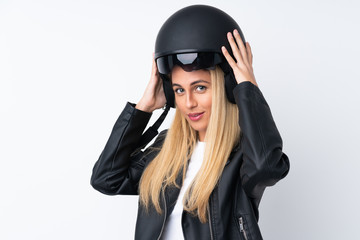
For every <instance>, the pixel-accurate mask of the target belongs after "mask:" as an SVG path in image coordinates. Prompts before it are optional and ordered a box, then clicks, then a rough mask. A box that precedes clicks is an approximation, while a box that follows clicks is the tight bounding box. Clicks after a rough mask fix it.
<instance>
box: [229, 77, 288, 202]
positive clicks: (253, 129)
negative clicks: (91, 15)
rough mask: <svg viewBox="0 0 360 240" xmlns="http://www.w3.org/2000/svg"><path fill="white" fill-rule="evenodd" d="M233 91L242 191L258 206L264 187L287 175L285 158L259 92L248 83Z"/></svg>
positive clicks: (238, 86) (265, 104) (274, 127)
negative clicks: (235, 104) (235, 106)
mask: <svg viewBox="0 0 360 240" xmlns="http://www.w3.org/2000/svg"><path fill="white" fill-rule="evenodd" d="M233 92H234V96H235V101H236V103H237V106H238V108H239V125H240V128H241V131H242V136H241V142H240V148H241V149H242V152H243V163H242V166H241V169H240V176H241V179H242V185H243V188H244V190H245V192H246V193H247V195H248V196H249V197H251V198H253V199H255V202H256V205H258V204H259V201H260V199H261V197H262V194H263V192H264V190H265V187H267V186H272V185H274V184H275V183H276V182H277V181H279V180H280V179H282V178H284V177H285V176H286V175H287V173H288V171H289V167H290V165H289V159H288V157H287V155H286V154H285V153H283V152H282V139H281V136H280V134H279V132H278V129H277V127H276V125H275V122H274V120H273V117H272V115H271V111H270V108H269V106H268V104H267V102H266V100H265V98H264V96H263V95H262V93H261V91H260V89H259V88H258V87H257V86H255V85H254V84H252V83H251V82H242V83H240V84H238V85H237V86H236V87H235V88H234V91H233Z"/></svg>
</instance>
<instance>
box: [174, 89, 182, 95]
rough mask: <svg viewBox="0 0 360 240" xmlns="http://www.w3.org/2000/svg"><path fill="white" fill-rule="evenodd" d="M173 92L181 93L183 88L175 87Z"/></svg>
mask: <svg viewBox="0 0 360 240" xmlns="http://www.w3.org/2000/svg"><path fill="white" fill-rule="evenodd" d="M174 92H175V93H177V94H181V93H183V92H184V89H183V88H175V89H174Z"/></svg>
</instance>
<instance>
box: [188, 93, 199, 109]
mask: <svg viewBox="0 0 360 240" xmlns="http://www.w3.org/2000/svg"><path fill="white" fill-rule="evenodd" d="M196 106H197V101H196V98H195V96H194V95H193V94H192V93H189V94H187V95H186V107H187V108H194V107H196Z"/></svg>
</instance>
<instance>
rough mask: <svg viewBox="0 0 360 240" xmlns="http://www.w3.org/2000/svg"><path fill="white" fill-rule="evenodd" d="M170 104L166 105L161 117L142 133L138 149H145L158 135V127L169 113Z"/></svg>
mask: <svg viewBox="0 0 360 240" xmlns="http://www.w3.org/2000/svg"><path fill="white" fill-rule="evenodd" d="M169 109H170V106H168V105H167V104H166V105H165V108H164V112H163V113H162V114H161V115H160V117H159V118H158V119H157V120H156V122H155V123H154V124H153V125H152V126H151V127H149V128H148V129H147V130H146V132H145V133H144V134H143V135H142V137H141V139H140V145H139V148H138V149H143V148H144V147H146V145H147V144H148V143H149V142H150V141H151V140H152V139H153V138H154V137H155V136H156V135H158V133H159V132H158V129H159V127H160V125H161V124H162V123H163V121H164V119H165V117H166V115H167V114H168V112H169Z"/></svg>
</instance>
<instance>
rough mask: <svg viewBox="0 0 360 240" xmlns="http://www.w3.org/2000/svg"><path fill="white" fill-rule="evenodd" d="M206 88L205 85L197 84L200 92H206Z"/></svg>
mask: <svg viewBox="0 0 360 240" xmlns="http://www.w3.org/2000/svg"><path fill="white" fill-rule="evenodd" d="M205 90H206V87H205V86H202V85H199V86H196V91H198V92H204V91H205Z"/></svg>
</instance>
